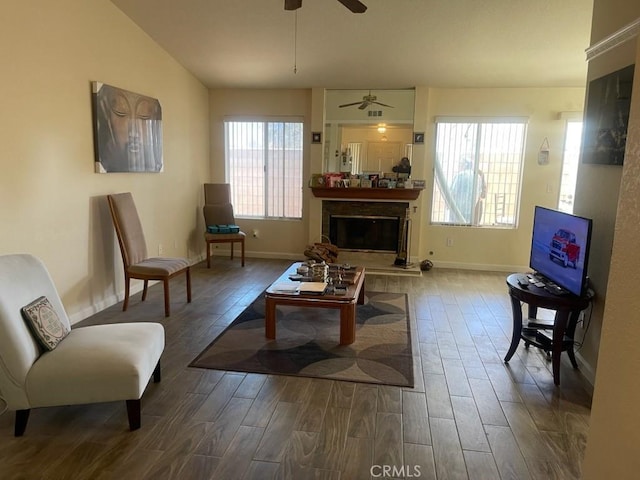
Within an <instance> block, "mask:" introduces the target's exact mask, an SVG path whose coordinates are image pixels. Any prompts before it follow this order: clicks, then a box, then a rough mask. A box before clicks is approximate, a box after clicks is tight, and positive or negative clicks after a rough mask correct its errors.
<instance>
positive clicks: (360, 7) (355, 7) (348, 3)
mask: <svg viewBox="0 0 640 480" xmlns="http://www.w3.org/2000/svg"><path fill="white" fill-rule="evenodd" d="M338 1H339V2H340V3H341V4H342V5H344V6H345V7H347V8H348V9H349V10H351V11H352V12H353V13H364V12H366V10H367V6H366V5H365V4H364V3H362V2H360V1H359V0H338Z"/></svg>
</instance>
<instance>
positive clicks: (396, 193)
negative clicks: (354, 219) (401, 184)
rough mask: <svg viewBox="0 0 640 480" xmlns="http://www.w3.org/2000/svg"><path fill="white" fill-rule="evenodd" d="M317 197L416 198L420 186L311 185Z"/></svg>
mask: <svg viewBox="0 0 640 480" xmlns="http://www.w3.org/2000/svg"><path fill="white" fill-rule="evenodd" d="M311 191H312V192H313V195H314V196H316V197H318V198H348V199H354V198H360V199H365V200H416V199H417V198H418V196H419V195H420V192H421V191H422V189H421V188H361V187H360V188H358V187H356V188H329V187H311Z"/></svg>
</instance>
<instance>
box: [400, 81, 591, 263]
mask: <svg viewBox="0 0 640 480" xmlns="http://www.w3.org/2000/svg"><path fill="white" fill-rule="evenodd" d="M425 98H428V100H425V101H424V103H422V104H421V105H418V106H417V107H416V112H418V110H422V111H424V112H427V115H426V116H424V117H423V120H422V121H423V122H425V123H424V124H422V125H417V126H416V131H421V130H422V131H426V132H427V135H426V142H425V148H424V149H423V150H422V159H421V158H420V157H419V152H414V162H413V170H412V177H413V178H421V177H422V178H425V179H426V180H427V185H428V187H429V188H428V189H427V190H425V191H424V192H423V193H422V194H421V199H420V211H421V212H422V213H421V215H422V217H423V219H422V229H421V231H420V250H419V254H418V255H419V257H420V258H421V259H424V258H431V259H432V260H433V262H434V264H435V265H436V266H448V267H462V268H477V269H485V270H501V271H517V270H521V269H523V268H526V267H527V265H528V263H529V249H530V247H531V226H532V222H533V210H534V206H535V205H542V206H547V207H551V208H557V202H558V196H559V188H560V176H561V169H562V155H563V148H564V134H565V128H566V120H564V119H561V118H560V113H561V112H576V111H577V112H581V111H582V106H583V102H584V88H545V89H540V88H517V89H514V88H511V89H431V91H430V94H429V95H428V96H425ZM437 116H519V117H528V119H529V123H528V127H527V139H526V145H525V159H524V170H523V178H522V196H521V204H520V221H519V225H518V228H517V229H508V230H505V229H496V228H477V227H475V228H474V227H463V226H437V225H430V222H429V215H430V211H431V192H432V190H431V187H432V185H433V157H432V152H433V150H434V146H433V140H434V138H435V127H434V121H435V117H437ZM545 138H547V139H548V141H549V145H550V150H551V154H550V161H549V164H548V165H538V163H537V159H538V151H539V149H540V146H541V145H542V142H543V140H544V139H545ZM447 238H451V239H452V241H453V246H451V247H448V246H447ZM430 252H433V254H430Z"/></svg>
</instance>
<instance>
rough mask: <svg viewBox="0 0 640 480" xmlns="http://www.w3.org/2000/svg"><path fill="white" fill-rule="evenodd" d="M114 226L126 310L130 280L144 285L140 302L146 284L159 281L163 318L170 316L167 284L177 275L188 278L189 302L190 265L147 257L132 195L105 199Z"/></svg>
mask: <svg viewBox="0 0 640 480" xmlns="http://www.w3.org/2000/svg"><path fill="white" fill-rule="evenodd" d="M107 200H108V201H109V208H110V209H111V217H112V219H113V225H114V227H115V230H116V234H117V236H118V243H119V244H120V252H121V253H122V262H123V263H124V282H125V283H124V304H123V305H122V310H123V311H126V310H127V307H128V306H129V284H130V282H131V279H132V278H136V279H138V280H143V281H144V287H143V291H142V301H144V300H146V298H147V287H148V285H149V280H159V281H162V283H163V285H164V314H165V316H166V317H168V316H169V315H171V306H170V296H169V280H170V279H171V278H173V277H175V276H176V275H181V274H183V273H184V274H186V276H187V302H191V265H190V264H189V262H188V261H187V260H185V259H183V258H167V257H149V256H148V255H147V244H146V241H145V239H144V232H143V231H142V224H141V223H140V218H139V217H138V211H137V209H136V205H135V203H134V202H133V196H132V195H131V193H129V192H126V193H118V194H113V195H107Z"/></svg>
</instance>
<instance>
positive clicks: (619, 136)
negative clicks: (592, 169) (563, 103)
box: [582, 65, 635, 165]
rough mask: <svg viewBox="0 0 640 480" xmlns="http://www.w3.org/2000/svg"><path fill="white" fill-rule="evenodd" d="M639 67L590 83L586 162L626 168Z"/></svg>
mask: <svg viewBox="0 0 640 480" xmlns="http://www.w3.org/2000/svg"><path fill="white" fill-rule="evenodd" d="M634 69H635V65H629V66H628V67H625V68H622V69H620V70H618V71H616V72H613V73H610V74H608V75H605V76H604V77H600V78H596V79H595V80H592V81H591V82H589V89H588V91H587V106H586V112H585V124H584V134H583V136H582V162H583V163H593V164H602V165H622V164H623V162H624V151H625V147H626V143H627V126H628V124H629V111H630V109H631V90H632V86H633V71H634Z"/></svg>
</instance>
